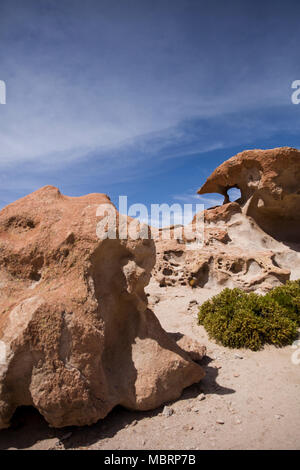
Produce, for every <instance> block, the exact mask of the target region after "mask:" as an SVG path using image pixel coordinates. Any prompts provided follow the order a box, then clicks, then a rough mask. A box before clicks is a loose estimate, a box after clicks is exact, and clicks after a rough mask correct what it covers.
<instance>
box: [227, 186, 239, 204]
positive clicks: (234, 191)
mask: <svg viewBox="0 0 300 470" xmlns="http://www.w3.org/2000/svg"><path fill="white" fill-rule="evenodd" d="M227 194H228V197H229V201H230V202H235V201H237V200H238V199H240V198H241V197H242V193H241V190H240V189H239V188H230V189H228V191H227Z"/></svg>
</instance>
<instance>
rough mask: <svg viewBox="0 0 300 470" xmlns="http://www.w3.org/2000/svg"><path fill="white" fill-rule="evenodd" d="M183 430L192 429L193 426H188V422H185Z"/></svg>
mask: <svg viewBox="0 0 300 470" xmlns="http://www.w3.org/2000/svg"><path fill="white" fill-rule="evenodd" d="M182 429H183V430H184V431H192V430H193V429H194V426H190V425H189V424H185V425H184V426H183V428H182Z"/></svg>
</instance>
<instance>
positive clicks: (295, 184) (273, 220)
mask: <svg viewBox="0 0 300 470" xmlns="http://www.w3.org/2000/svg"><path fill="white" fill-rule="evenodd" d="M232 187H236V188H239V189H240V191H241V197H240V198H239V199H238V200H237V201H233V202H230V201H229V197H228V194H227V192H228V190H229V189H230V188H232ZM198 192H199V194H206V193H210V192H212V193H221V194H223V195H224V204H223V205H222V206H216V207H212V208H211V209H207V210H205V211H204V212H203V213H202V220H203V224H202V226H201V231H202V234H201V236H200V237H199V233H198V232H199V228H197V229H196V230H195V238H196V235H197V233H198V238H200V239H201V240H202V245H201V246H200V247H198V248H197V246H196V249H191V246H190V240H187V239H186V238H185V237H184V236H183V237H182V236H181V237H179V236H178V233H179V230H181V231H182V227H177V228H175V227H174V228H172V230H171V234H172V237H171V239H170V240H163V239H162V236H161V235H162V232H163V231H160V232H159V233H157V234H156V237H155V241H156V251H157V258H156V265H155V267H154V271H153V273H154V276H155V278H156V280H157V281H158V282H159V284H160V285H161V286H176V285H190V286H191V287H193V288H194V287H207V288H214V289H220V290H221V289H223V288H224V287H231V288H232V287H239V288H242V289H244V290H246V291H260V292H264V291H268V290H269V289H270V288H272V287H274V286H276V285H280V284H282V283H284V282H285V281H286V280H288V279H295V278H299V277H300V255H299V251H300V245H299V243H300V152H299V151H298V150H296V149H291V148H280V149H273V150H249V151H245V152H242V153H240V154H238V155H236V156H235V157H232V158H230V159H229V160H227V161H226V162H224V163H223V164H222V165H220V166H219V167H218V168H217V169H216V170H215V171H214V172H213V173H212V175H211V176H210V177H209V178H208V179H207V181H206V183H205V184H204V185H203V186H202V187H201V189H200V190H199V191H198ZM197 217H198V218H199V214H198V215H197ZM195 224H196V217H195V218H194V220H193V221H192V223H191V224H190V227H184V229H183V233H185V230H186V229H188V230H187V231H188V232H189V233H191V232H193V229H195Z"/></svg>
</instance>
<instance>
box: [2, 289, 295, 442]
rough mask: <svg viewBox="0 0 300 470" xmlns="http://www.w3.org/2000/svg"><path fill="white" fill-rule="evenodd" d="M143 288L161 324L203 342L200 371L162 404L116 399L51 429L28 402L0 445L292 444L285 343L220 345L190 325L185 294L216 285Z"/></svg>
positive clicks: (290, 368)
mask: <svg viewBox="0 0 300 470" xmlns="http://www.w3.org/2000/svg"><path fill="white" fill-rule="evenodd" d="M146 291H147V293H148V295H149V306H150V308H151V309H153V311H154V312H155V314H156V315H157V317H158V318H159V320H160V322H161V324H162V326H163V327H164V328H165V329H166V330H167V331H169V332H173V333H175V332H176V333H177V332H180V333H184V334H187V335H189V336H191V337H193V338H195V339H198V340H199V341H200V342H201V343H203V344H205V345H206V346H207V356H206V357H205V358H204V360H203V361H202V365H203V367H204V368H205V371H206V377H205V378H204V379H203V380H202V381H201V382H200V383H199V384H196V385H193V386H192V387H190V388H188V389H186V390H185V391H184V393H183V395H182V396H181V397H180V398H179V399H178V400H177V401H176V402H173V403H168V404H167V407H168V408H167V409H165V412H164V407H161V408H159V409H156V410H154V411H150V412H136V411H128V410H125V409H122V408H121V407H118V408H115V409H114V410H113V411H112V412H111V413H110V414H109V415H108V416H107V417H106V418H105V419H104V420H102V421H99V422H98V423H97V424H95V425H93V426H90V427H82V428H74V427H72V428H64V429H51V428H49V426H48V425H47V423H46V422H45V420H44V419H43V418H42V417H41V416H40V415H39V413H38V412H37V411H36V410H34V409H33V408H23V409H19V410H18V411H17V412H16V414H15V416H14V419H13V423H12V427H11V428H10V429H7V430H4V431H1V432H0V449H57V450H59V449H61V450H63V449H82V450H89V449H99V450H101V449H105V450H115V449H121V450H123V449H124V450H126V449H149V450H157V449H163V450H168V449H180V450H196V449H300V365H298V366H297V365H294V364H293V363H292V361H291V354H292V353H293V351H294V350H293V349H292V347H290V346H289V347H285V348H282V349H276V348H275V347H266V348H265V349H264V350H262V351H259V352H252V351H249V350H231V349H227V348H224V347H222V346H219V345H217V344H216V343H215V342H214V341H211V340H209V339H208V337H207V334H206V332H205V330H204V328H203V327H199V326H198V325H197V321H196V315H197V305H196V304H195V302H193V301H196V302H197V303H198V304H201V303H202V302H203V301H204V300H206V299H207V298H209V297H211V296H212V295H214V293H216V291H213V290H211V289H205V288H204V289H200V288H196V289H192V288H190V287H186V286H181V287H163V288H161V287H159V286H158V285H157V284H156V283H155V282H154V281H152V282H151V283H150V285H149V286H148V287H147V289H146ZM190 302H191V303H190ZM120 373H121V371H120ZM168 415H170V416H168Z"/></svg>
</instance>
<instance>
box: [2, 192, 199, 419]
mask: <svg viewBox="0 0 300 470" xmlns="http://www.w3.org/2000/svg"><path fill="white" fill-rule="evenodd" d="M102 204H108V205H109V206H111V202H110V200H109V198H108V197H107V196H105V195H104V194H90V195H87V196H84V197H78V198H72V197H67V196H64V195H62V194H61V193H60V192H59V190H58V189H56V188H54V187H51V186H46V187H44V188H42V189H40V190H38V191H36V192H34V193H32V194H30V195H29V196H26V197H25V198H23V199H20V200H18V201H16V202H15V203H13V204H11V205H9V206H7V207H6V208H4V209H3V210H2V211H1V212H0V265H1V273H0V292H1V295H0V428H5V427H8V426H9V423H10V419H11V417H12V415H13V413H14V411H15V410H16V408H17V407H19V406H22V405H32V406H34V407H35V408H37V409H38V411H39V412H40V413H41V414H42V415H43V416H44V417H45V419H46V420H47V421H48V423H49V424H50V425H52V426H55V427H62V426H70V425H88V424H92V423H94V422H96V421H97V420H99V419H100V418H104V417H105V416H106V415H107V413H109V411H110V410H111V409H112V408H113V407H115V406H116V405H118V404H120V405H123V406H124V407H127V408H131V409H137V410H149V409H152V408H155V407H157V406H160V405H161V404H162V403H164V402H166V401H169V400H173V399H176V398H178V397H179V396H180V394H181V392H182V390H183V388H185V387H187V386H189V385H191V384H192V383H195V382H198V381H199V380H200V379H201V378H202V377H203V375H204V372H203V370H202V368H201V367H200V366H199V365H198V364H196V363H195V362H193V361H192V360H191V359H190V357H189V355H188V354H187V353H186V352H185V351H183V350H182V349H181V348H180V347H179V346H178V345H177V344H176V342H175V341H174V340H173V339H172V338H171V337H170V336H169V335H168V334H167V333H166V332H165V331H164V330H163V329H162V327H161V326H160V323H159V321H158V320H157V318H156V317H155V315H154V314H153V313H152V312H151V311H150V310H149V309H148V308H147V297H146V295H145V293H144V287H145V286H146V285H147V283H148V281H149V278H150V272H151V269H152V267H153V265H154V263H155V247H154V243H153V241H152V240H146V239H140V240H132V239H125V240H120V239H118V238H116V239H106V240H102V241H101V240H99V238H98V237H97V236H96V224H97V222H98V221H99V220H101V218H99V217H98V218H97V217H96V211H97V208H98V207H99V205H102Z"/></svg>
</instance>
